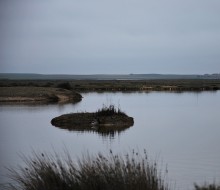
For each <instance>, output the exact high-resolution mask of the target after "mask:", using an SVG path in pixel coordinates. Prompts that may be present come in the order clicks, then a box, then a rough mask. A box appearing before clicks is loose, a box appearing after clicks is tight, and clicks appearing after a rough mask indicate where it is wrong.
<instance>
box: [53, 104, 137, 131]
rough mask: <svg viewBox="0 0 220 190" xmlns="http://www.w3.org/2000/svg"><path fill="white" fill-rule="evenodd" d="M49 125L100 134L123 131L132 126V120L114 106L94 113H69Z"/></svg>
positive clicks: (105, 107)
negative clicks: (95, 131) (92, 131)
mask: <svg viewBox="0 0 220 190" xmlns="http://www.w3.org/2000/svg"><path fill="white" fill-rule="evenodd" d="M51 124H52V125H54V126H56V127H59V128H63V129H68V130H78V131H85V130H89V131H90V130H99V131H100V132H104V131H109V130H116V131H119V130H123V129H126V128H129V127H131V126H133V124H134V119H133V118H132V117H129V116H127V115H126V114H125V113H124V112H122V111H121V110H120V109H116V108H115V107H114V105H110V106H109V107H107V106H103V108H102V109H100V110H98V111H96V112H94V113H88V112H83V113H70V114H64V115H61V116H59V117H55V118H53V119H52V120H51Z"/></svg>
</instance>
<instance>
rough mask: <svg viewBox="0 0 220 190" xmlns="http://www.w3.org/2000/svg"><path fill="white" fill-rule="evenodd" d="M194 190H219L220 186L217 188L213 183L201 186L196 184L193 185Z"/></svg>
mask: <svg viewBox="0 0 220 190" xmlns="http://www.w3.org/2000/svg"><path fill="white" fill-rule="evenodd" d="M195 190H220V185H219V186H218V185H217V184H215V183H213V184H209V185H208V184H205V185H202V186H199V185H197V184H195Z"/></svg>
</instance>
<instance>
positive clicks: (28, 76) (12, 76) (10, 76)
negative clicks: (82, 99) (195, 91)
mask: <svg viewBox="0 0 220 190" xmlns="http://www.w3.org/2000/svg"><path fill="white" fill-rule="evenodd" d="M0 79H5V80H156V79H158V80H159V79H160V80H161V79H220V73H216V74H204V75H177V74H128V75H119V74H115V75H114V74H113V75H111V74H94V75H60V74H34V73H0Z"/></svg>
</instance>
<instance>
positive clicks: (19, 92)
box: [0, 86, 82, 104]
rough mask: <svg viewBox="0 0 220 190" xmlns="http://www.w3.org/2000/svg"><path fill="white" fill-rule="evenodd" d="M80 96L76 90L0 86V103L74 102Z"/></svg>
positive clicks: (79, 99)
mask: <svg viewBox="0 0 220 190" xmlns="http://www.w3.org/2000/svg"><path fill="white" fill-rule="evenodd" d="M81 99H82V96H81V95H80V94H78V93H77V92H74V91H71V90H67V89H63V88H52V87H33V86H15V87H0V104H9V103H13V104H45V103H46V104H47V103H70V102H71V103H76V102H79V101H81Z"/></svg>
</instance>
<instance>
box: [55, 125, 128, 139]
mask: <svg viewBox="0 0 220 190" xmlns="http://www.w3.org/2000/svg"><path fill="white" fill-rule="evenodd" d="M54 127H57V128H59V129H62V130H67V131H69V132H74V133H78V134H97V135H99V136H101V137H102V139H103V140H108V139H109V140H114V139H115V137H119V136H120V135H121V134H123V133H124V132H125V131H126V130H128V129H129V128H130V127H131V126H130V127H124V126H121V127H117V129H115V128H111V127H98V128H94V127H91V126H78V127H74V128H71V129H70V128H64V127H58V126H54Z"/></svg>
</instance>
